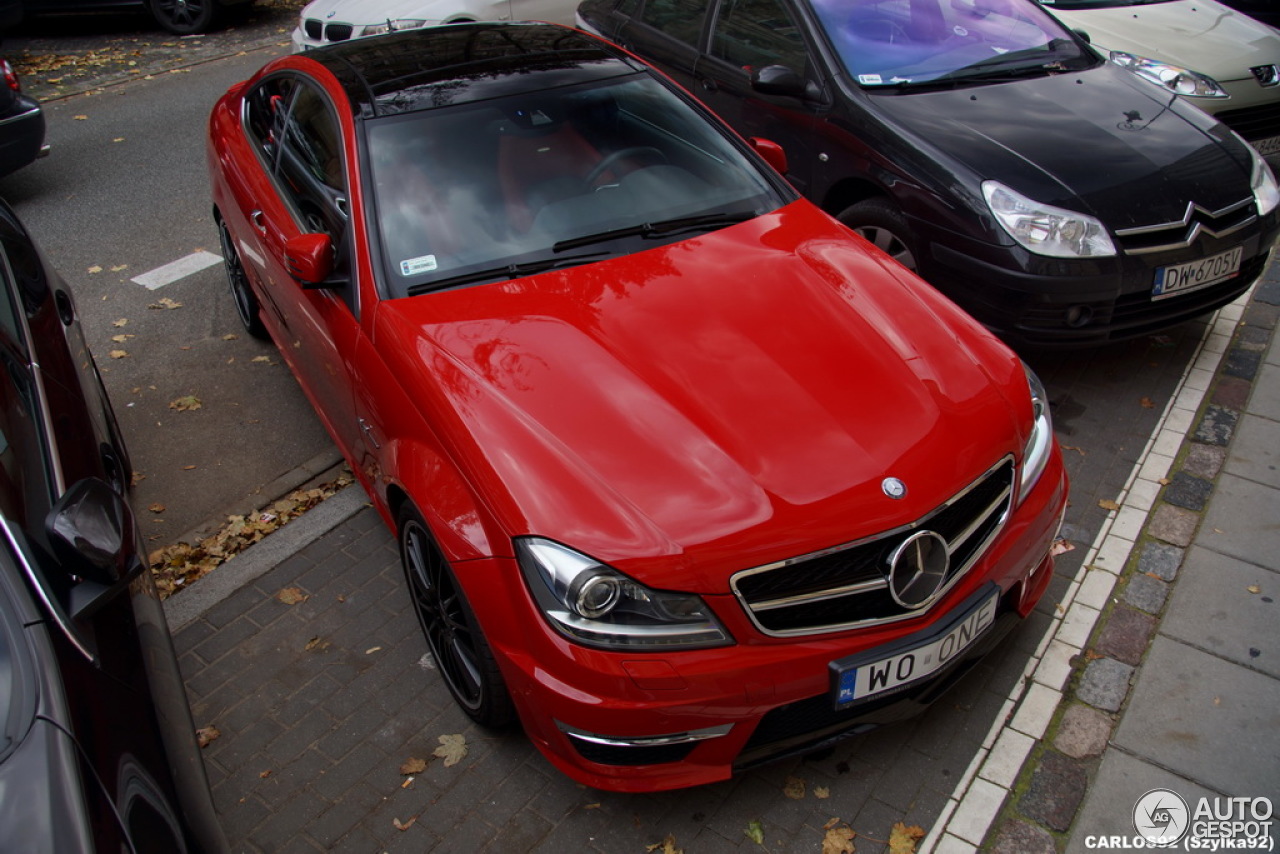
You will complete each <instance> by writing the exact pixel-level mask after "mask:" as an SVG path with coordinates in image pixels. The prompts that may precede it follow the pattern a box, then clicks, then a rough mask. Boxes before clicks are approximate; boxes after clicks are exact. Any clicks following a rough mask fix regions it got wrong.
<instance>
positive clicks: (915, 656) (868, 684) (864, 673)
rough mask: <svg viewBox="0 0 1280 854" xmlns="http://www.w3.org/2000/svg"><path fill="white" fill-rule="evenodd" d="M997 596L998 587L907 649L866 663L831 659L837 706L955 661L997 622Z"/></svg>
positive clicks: (862, 698)
mask: <svg viewBox="0 0 1280 854" xmlns="http://www.w3.org/2000/svg"><path fill="white" fill-rule="evenodd" d="M998 599H999V590H996V591H994V592H992V593H991V595H989V596H987V597H986V598H984V599H983V600H982V601H981V602H979V603H978V604H977V605H976V606H974V607H972V608H970V609H969V610H968V611H967V612H965V613H964V614H963V615H962V616H960V617H959V618H958V619H956V620H952V621H951V622H950V623H948V625H947V627H946V628H944V629H943V630H942V634H941V635H934V636H933V637H932V638H930V639H925V640H923V641H922V642H921V643H920V644H919V645H917V646H914V647H912V648H910V649H908V650H906V651H904V652H900V653H897V654H896V655H890V656H886V657H884V658H880V659H878V660H874V661H871V662H867V663H861V662H858V661H856V660H845V661H834V662H832V663H831V666H832V669H833V670H834V675H835V679H834V682H835V701H836V708H843V707H845V706H847V705H849V704H850V703H853V702H855V701H857V700H865V699H867V698H868V697H874V696H876V695H877V694H883V693H885V692H886V691H892V690H893V689H895V688H900V687H902V686H903V685H907V684H910V683H912V682H918V681H920V680H921V679H924V678H926V677H928V676H930V675H932V674H934V673H936V672H937V671H938V670H940V669H942V668H943V667H945V666H946V665H948V664H950V663H951V662H952V661H955V660H956V659H957V658H958V657H959V656H960V654H961V653H963V652H964V651H965V650H967V649H968V648H969V647H971V646H973V645H974V643H975V642H977V640H978V638H979V637H981V636H982V633H983V632H985V631H986V630H987V628H988V627H989V626H990V625H991V624H992V623H993V622H995V618H996V603H997V601H998ZM857 658H865V657H864V656H858V657H857Z"/></svg>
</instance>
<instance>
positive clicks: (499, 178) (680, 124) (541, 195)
mask: <svg viewBox="0 0 1280 854" xmlns="http://www.w3.org/2000/svg"><path fill="white" fill-rule="evenodd" d="M365 145H366V153H367V157H368V162H369V164H370V171H371V173H372V176H373V182H374V193H373V196H374V201H373V212H372V214H373V222H375V223H376V224H377V226H376V227H377V229H378V232H379V238H380V242H381V249H382V258H383V265H382V275H383V278H384V281H385V283H386V288H385V289H384V293H387V294H388V295H389V296H391V297H401V296H406V295H413V294H418V293H424V292H426V291H430V290H433V289H436V288H448V287H454V286H458V285H462V284H468V283H473V282H482V281H486V280H488V281H494V280H497V279H505V278H511V277H514V276H521V275H529V274H532V273H538V272H544V271H546V270H550V269H555V268H557V267H565V266H571V265H573V264H582V263H588V262H590V261H592V260H598V259H600V258H603V257H608V256H609V255H612V254H620V253H627V252H633V251H637V250H640V249H645V248H649V247H651V246H654V245H657V244H659V243H662V242H666V241H671V240H677V239H681V238H683V237H688V236H691V235H694V234H697V233H700V232H706V231H711V230H715V229H718V228H723V227H725V226H727V225H731V224H732V223H734V222H738V221H741V220H743V219H747V218H750V217H752V216H757V215H759V214H762V213H765V212H768V211H770V210H773V209H775V208H777V207H779V206H780V205H782V204H783V203H785V202H786V201H789V199H788V198H785V197H784V196H783V195H782V193H780V192H779V190H778V189H776V188H775V187H774V185H773V184H772V183H771V182H770V181H769V179H767V178H766V177H765V176H764V175H763V174H762V173H761V171H760V170H759V169H758V168H757V167H756V166H755V165H754V164H753V163H752V162H751V161H750V160H749V159H748V158H747V157H746V156H745V155H744V154H743V153H742V152H741V151H740V150H739V149H738V148H737V147H736V146H735V145H734V144H733V143H732V142H731V141H730V140H729V139H728V138H727V137H726V136H725V135H724V134H722V133H721V132H720V131H719V130H718V129H717V128H716V127H715V126H713V125H712V124H710V123H709V122H708V121H707V120H706V119H705V118H703V117H702V116H701V115H700V114H699V113H698V112H696V111H695V110H694V109H693V108H692V107H690V106H689V105H688V104H686V103H685V102H684V101H682V100H681V99H680V98H678V97H677V96H676V95H674V94H673V93H672V92H671V91H670V90H668V89H667V88H666V87H665V86H663V85H662V84H661V83H659V82H658V81H657V80H655V79H654V78H652V77H650V76H649V75H648V74H628V75H626V76H623V77H614V78H611V79H607V80H604V81H597V82H593V83H590V84H579V85H574V86H565V87H561V88H553V89H550V90H539V91H534V92H528V93H524V94H519V95H512V96H508V97H501V98H493V99H489V100H483V101H478V102H474V103H464V104H456V105H450V106H445V107H438V108H435V109H428V110H421V111H418V112H413V113H409V114H406V115H400V116H391V117H387V118H383V119H377V120H373V121H370V122H369V124H368V130H367V133H366V135H365Z"/></svg>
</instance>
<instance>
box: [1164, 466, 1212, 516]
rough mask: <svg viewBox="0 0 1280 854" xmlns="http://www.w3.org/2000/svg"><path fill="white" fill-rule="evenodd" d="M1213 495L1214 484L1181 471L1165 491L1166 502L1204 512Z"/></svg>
mask: <svg viewBox="0 0 1280 854" xmlns="http://www.w3.org/2000/svg"><path fill="white" fill-rule="evenodd" d="M1212 494H1213V482H1212V481H1209V480H1205V479H1204V478H1202V477H1196V476H1194V475H1190V474H1187V473H1186V472H1184V471H1180V472H1178V473H1177V474H1175V475H1174V476H1173V478H1172V479H1171V480H1170V482H1169V486H1168V488H1166V489H1165V491H1164V500H1165V501H1167V502H1169V503H1170V504H1172V505H1174V506H1175V507H1185V508H1186V509H1188V510H1195V511H1197V512H1198V511H1200V510H1203V509H1204V507H1205V504H1207V503H1208V501H1209V496H1210V495H1212Z"/></svg>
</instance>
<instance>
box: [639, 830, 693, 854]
mask: <svg viewBox="0 0 1280 854" xmlns="http://www.w3.org/2000/svg"><path fill="white" fill-rule="evenodd" d="M644 850H645V851H648V852H650V854H654V852H656V854H684V849H683V848H677V847H676V838H675V837H674V836H672V835H671V834H670V833H668V834H667V837H666V839H663V840H662V841H661V842H655V843H653V844H652V845H646V846H645V847H644Z"/></svg>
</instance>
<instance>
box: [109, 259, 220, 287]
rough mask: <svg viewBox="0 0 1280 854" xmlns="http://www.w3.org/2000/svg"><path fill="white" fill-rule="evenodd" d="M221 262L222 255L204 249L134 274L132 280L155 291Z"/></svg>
mask: <svg viewBox="0 0 1280 854" xmlns="http://www.w3.org/2000/svg"><path fill="white" fill-rule="evenodd" d="M221 262H222V256H221V255H214V254H213V253H212V252H204V251H201V252H193V253H192V254H190V255H188V256H187V257H185V258H179V259H178V260H177V261H173V262H171V263H168V264H165V265H164V266H163V267H157V268H155V269H154V270H152V271H151V272H149V273H143V274H142V275H141V276H134V277H133V279H131V281H134V282H137V283H138V284H140V285H142V286H143V287H144V288H147V289H149V290H153V291H154V290H156V289H158V288H163V287H164V286H165V285H171V284H173V283H174V282H176V281H178V280H179V279H184V278H186V277H187V276H190V275H192V274H193V273H199V272H200V271H201V270H204V269H207V268H209V267H212V266H213V265H214V264H220V263H221Z"/></svg>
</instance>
